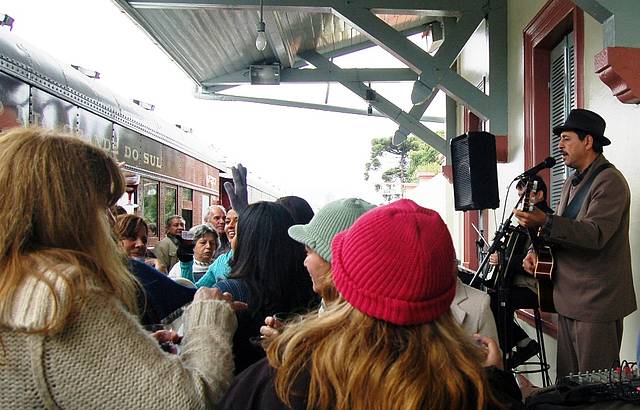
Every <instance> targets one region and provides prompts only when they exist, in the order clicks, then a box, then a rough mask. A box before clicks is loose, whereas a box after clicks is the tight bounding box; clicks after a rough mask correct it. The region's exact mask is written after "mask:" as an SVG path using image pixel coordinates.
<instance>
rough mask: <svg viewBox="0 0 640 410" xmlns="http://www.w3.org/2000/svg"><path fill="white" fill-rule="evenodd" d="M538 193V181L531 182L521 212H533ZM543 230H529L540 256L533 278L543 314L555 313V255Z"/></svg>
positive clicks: (532, 242)
mask: <svg viewBox="0 0 640 410" xmlns="http://www.w3.org/2000/svg"><path fill="white" fill-rule="evenodd" d="M537 191H538V181H529V182H527V186H526V187H525V190H524V194H523V199H522V202H521V206H520V207H519V208H520V210H521V211H525V212H531V211H533V209H534V207H535V204H533V203H532V201H531V198H532V197H534V196H535V194H536V192H537ZM541 229H542V227H540V228H537V229H529V230H528V231H529V238H530V239H531V245H532V246H533V250H534V251H535V252H536V254H537V255H538V262H537V263H536V266H535V269H534V272H533V277H534V278H536V280H537V287H538V304H539V306H540V310H542V311H543V312H552V313H553V312H555V311H556V309H555V306H554V303H553V280H552V272H553V253H552V251H551V247H550V246H549V245H547V244H546V243H545V242H544V239H543V238H542V235H541V232H540V231H541Z"/></svg>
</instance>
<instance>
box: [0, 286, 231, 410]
mask: <svg viewBox="0 0 640 410" xmlns="http://www.w3.org/2000/svg"><path fill="white" fill-rule="evenodd" d="M59 285H61V283H60V282H59V281H57V282H56V288H59ZM62 288H64V286H62ZM63 297H64V292H63ZM51 300H52V298H51V295H50V292H49V291H48V290H47V289H46V287H44V285H42V284H41V283H38V282H36V281H35V280H28V281H26V283H25V285H24V286H23V287H22V288H21V289H20V290H19V292H18V293H17V294H16V297H15V298H14V300H13V302H12V303H11V304H10V306H9V308H10V309H9V311H10V312H11V314H10V317H9V315H7V314H6V313H7V311H8V310H7V309H6V307H7V305H5V306H4V308H5V309H3V310H4V313H5V314H4V315H2V317H1V318H0V409H36V408H47V409H98V408H100V409H165V408H166V409H173V408H176V409H200V408H212V407H213V406H214V404H215V403H216V402H218V400H220V398H221V397H222V395H223V394H224V393H225V391H226V390H227V388H228V387H229V385H230V383H231V379H232V377H233V360H232V354H231V342H232V336H233V333H234V331H235V329H236V327H237V322H236V318H235V314H234V313H233V312H232V310H231V308H230V307H229V305H228V304H227V303H225V302H222V301H217V300H207V301H199V302H194V303H192V304H191V306H190V307H189V308H187V309H186V311H185V313H184V328H185V337H184V340H183V342H182V353H181V355H180V356H175V355H171V354H168V353H165V352H163V351H162V350H161V349H160V347H159V345H158V343H157V342H156V341H155V340H154V339H153V338H152V337H151V336H149V335H148V334H147V333H146V332H145V331H144V330H143V329H142V328H141V327H140V324H139V322H138V320H137V319H136V318H135V317H134V316H132V315H130V314H128V313H127V312H126V311H125V309H124V307H123V306H122V304H121V303H119V302H118V301H116V300H115V299H114V298H112V297H108V296H105V295H103V294H100V293H98V292H91V293H90V294H89V296H88V298H87V302H86V305H85V307H84V309H83V310H82V312H81V313H80V314H79V315H78V316H77V317H76V318H75V319H74V320H73V321H72V322H70V323H68V324H67V326H66V327H65V329H64V330H63V331H62V332H60V333H58V334H52V335H51V334H50V335H44V334H41V333H35V334H30V333H27V332H28V331H29V330H31V331H33V330H36V329H37V328H39V327H41V325H42V323H44V322H43V321H46V319H47V317H48V315H49V314H50V311H51ZM3 302H4V303H6V301H0V304H4V303H3Z"/></svg>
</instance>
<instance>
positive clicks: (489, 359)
mask: <svg viewBox="0 0 640 410" xmlns="http://www.w3.org/2000/svg"><path fill="white" fill-rule="evenodd" d="M473 340H475V342H476V343H477V344H478V345H479V346H480V348H481V349H482V350H484V352H485V353H486V357H485V360H484V362H483V363H482V366H483V367H491V366H495V367H497V368H498V369H503V368H504V365H503V363H502V352H501V351H500V346H498V342H496V341H495V340H493V339H492V338H490V337H487V336H481V335H479V334H477V333H476V334H475V335H473Z"/></svg>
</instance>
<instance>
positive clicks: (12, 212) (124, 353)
mask: <svg viewBox="0 0 640 410" xmlns="http://www.w3.org/2000/svg"><path fill="white" fill-rule="evenodd" d="M0 185H1V186H2V187H3V193H2V195H1V196H0V215H2V219H3V221H4V228H3V229H2V230H1V231H0V255H1V256H0V275H1V280H0V390H1V391H2V395H0V408H65V409H74V408H78V409H86V408H95V407H108V408H125V409H126V408H161V407H165V406H167V405H169V406H171V407H175V408H205V407H211V406H213V405H214V403H215V402H217V401H218V400H219V398H220V397H221V396H222V394H223V393H224V391H225V390H226V387H227V386H228V385H229V382H230V380H231V377H232V372H233V360H232V356H231V338H232V336H233V332H234V330H235V328H236V319H235V315H234V314H233V311H232V308H231V306H230V303H229V302H230V297H229V295H227V296H223V295H222V294H221V293H220V292H219V291H215V290H210V289H202V290H200V291H198V292H197V293H196V295H195V297H194V302H193V303H192V304H191V306H190V307H189V308H187V309H186V311H185V313H184V323H185V335H184V338H185V341H184V342H183V349H182V354H181V356H175V355H170V354H168V353H165V352H163V351H162V350H161V348H160V346H159V345H158V343H157V341H156V340H154V339H153V338H152V337H151V336H149V335H147V334H146V333H145V332H144V330H143V329H142V327H141V326H140V323H139V322H138V321H137V319H136V318H135V317H134V316H133V314H135V312H136V292H137V290H138V286H139V285H138V284H137V282H136V280H135V278H134V277H133V276H132V275H131V274H130V273H129V271H128V270H127V266H126V264H125V262H126V259H125V258H124V255H123V253H122V252H121V251H120V250H119V249H118V244H117V243H116V241H115V240H114V238H113V236H112V234H111V227H110V224H109V218H110V217H111V218H112V215H111V214H110V211H109V208H110V207H111V206H113V205H114V204H115V203H116V201H117V200H118V199H119V198H120V197H121V196H122V194H123V193H124V188H125V186H124V180H123V177H122V175H121V173H120V169H119V168H118V166H117V164H116V163H115V162H114V161H113V160H112V159H111V158H110V157H109V156H108V153H107V152H105V151H103V150H101V149H99V148H97V147H94V146H92V145H90V144H88V143H86V142H83V141H81V140H80V139H78V138H76V137H73V136H65V135H62V134H59V133H56V132H51V131H46V130H43V129H37V128H26V129H25V128H22V129H14V130H10V131H9V132H7V133H4V134H2V135H0Z"/></svg>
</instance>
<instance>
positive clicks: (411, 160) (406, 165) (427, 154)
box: [364, 135, 443, 195]
mask: <svg viewBox="0 0 640 410" xmlns="http://www.w3.org/2000/svg"><path fill="white" fill-rule="evenodd" d="M442 158H443V157H442V155H441V154H440V153H439V152H438V151H436V150H435V149H434V148H432V147H431V146H430V145H427V144H426V143H425V142H424V141H422V140H421V139H419V138H418V137H416V136H414V135H410V136H409V137H408V138H407V139H406V140H404V142H402V143H401V144H398V145H393V144H392V143H391V137H382V138H374V139H373V140H371V156H370V160H369V162H367V163H366V164H365V165H364V179H365V181H368V180H369V178H370V177H371V173H372V171H379V170H380V168H381V167H382V165H383V162H385V163H387V164H389V163H392V164H397V165H395V166H391V167H389V168H386V169H384V170H383V171H382V175H381V177H380V178H381V179H382V181H383V182H384V183H386V184H394V183H399V184H400V187H401V195H402V192H403V189H402V184H404V183H407V182H412V181H415V180H417V177H416V171H421V170H430V171H431V170H436V169H438V168H439V167H440V165H441V164H442ZM375 188H376V191H379V190H380V189H381V184H379V183H376V184H375Z"/></svg>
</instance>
